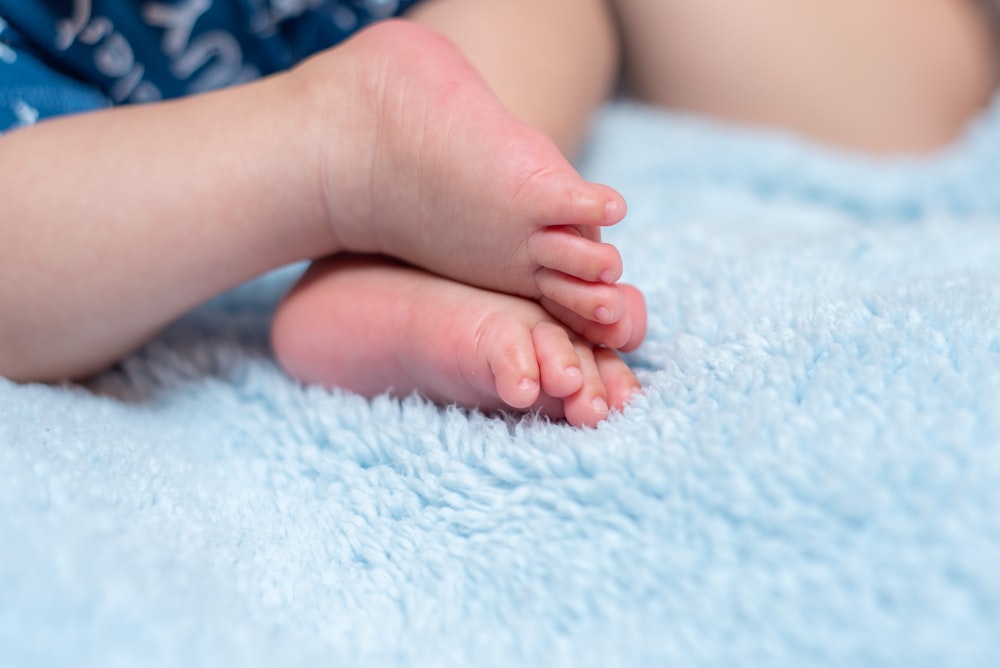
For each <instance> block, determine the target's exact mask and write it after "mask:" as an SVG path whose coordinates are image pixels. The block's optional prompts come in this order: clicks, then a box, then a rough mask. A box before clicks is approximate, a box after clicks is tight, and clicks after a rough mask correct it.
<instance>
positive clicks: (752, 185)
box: [0, 103, 1000, 667]
mask: <svg viewBox="0 0 1000 668" xmlns="http://www.w3.org/2000/svg"><path fill="white" fill-rule="evenodd" d="M581 168H582V170H583V172H584V173H585V175H587V176H588V177H590V178H592V179H595V180H600V181H605V182H608V183H610V184H613V185H615V186H616V187H618V188H620V189H621V191H622V192H623V193H624V194H625V196H626V198H627V199H628V201H629V203H630V206H631V212H630V215H629V217H628V219H627V222H626V223H624V224H623V225H621V226H620V228H618V229H615V230H613V231H612V232H611V234H610V235H609V237H610V240H612V241H614V242H615V243H617V244H618V245H619V247H620V248H621V250H622V252H623V255H624V257H625V260H626V265H627V275H626V278H627V279H628V280H629V281H631V282H633V283H636V284H637V285H639V286H640V287H641V288H642V289H643V290H644V291H645V292H646V295H647V297H648V301H649V308H650V317H651V320H650V331H649V338H648V341H647V342H646V343H645V344H644V345H643V346H642V348H641V349H640V350H639V351H638V352H637V353H635V354H633V355H632V356H631V357H630V360H631V362H632V363H633V364H634V365H635V366H636V368H637V369H638V370H639V374H640V376H641V380H642V381H643V383H644V385H645V388H646V391H645V395H644V396H642V397H640V398H639V399H637V400H636V401H635V403H634V405H632V406H631V407H630V408H629V409H628V410H627V411H625V413H624V414H621V415H614V416H612V419H610V420H609V421H608V422H607V423H605V424H603V425H601V427H600V428H599V429H596V430H582V429H573V428H570V427H568V426H566V425H563V424H553V423H550V422H548V421H546V420H542V419H538V418H534V417H530V416H529V417H527V418H523V419H518V418H507V419H504V418H488V417H484V416H482V415H480V414H477V413H471V414H470V413H467V412H463V411H460V410H456V409H448V408H438V407H436V406H434V405H431V404H429V403H427V402H425V401H423V400H422V399H420V398H417V397H412V398H409V399H406V400H403V401H399V400H394V399H391V398H386V397H383V398H379V399H376V400H374V401H366V400H364V399H361V398H359V397H357V396H353V395H351V394H349V393H345V392H338V391H333V392H330V391H325V390H321V389H317V388H303V387H300V386H298V385H296V384H295V383H294V382H292V381H290V380H289V379H287V378H286V377H284V376H283V375H282V373H281V372H280V371H279V370H278V368H277V367H276V366H275V363H274V361H273V360H272V358H271V356H270V355H269V352H268V347H267V337H266V333H267V322H268V316H269V312H270V310H271V309H272V308H273V306H274V305H275V304H276V302H277V300H278V299H279V298H280V296H281V294H282V291H283V290H284V289H285V288H286V287H287V286H288V285H289V282H290V281H291V280H293V278H294V271H292V270H288V271H283V272H279V273H277V274H273V275H271V276H268V277H265V278H263V279H261V280H259V281H257V282H255V283H253V284H251V285H248V286H246V287H244V288H242V289H240V290H237V291H235V292H233V293H231V294H229V295H226V296H224V297H222V298H220V299H218V300H216V301H215V302H213V303H211V304H209V305H207V306H206V307H205V308H203V309H201V310H199V311H198V312H196V313H194V314H192V315H190V316H189V317H186V318H185V319H184V320H182V321H181V322H179V323H178V324H177V325H176V326H174V327H173V328H171V329H170V330H169V331H167V332H165V333H164V334H163V335H162V336H161V337H159V338H158V339H157V340H156V341H154V342H152V343H151V344H150V345H149V346H147V347H146V348H145V349H143V350H142V351H141V352H139V353H138V354H136V355H134V356H132V357H131V358H130V359H128V360H126V361H125V362H124V363H123V364H121V365H120V366H119V367H117V368H116V369H114V370H113V371H110V372H108V373H106V374H105V375H103V376H101V377H100V378H99V379H97V380H96V381H95V382H94V383H93V384H92V385H90V386H88V387H80V386H62V387H48V386H39V385H33V386H32V385H29V386H18V385H14V384H12V383H9V382H6V381H3V380H0V664H2V665H4V666H34V665H60V666H62V665H73V666H116V665H122V666H136V665H144V666H160V665H164V666H168V665H169V666H197V665H216V666H223V665H234V666H270V665H282V666H295V665H342V666H366V667H368V666H463V667H464V666H520V665H525V666H529V665H530V666H573V667H577V666H609V665H615V666H644V665H649V666H664V665H671V666H761V665H790V666H806V665H831V666H883V665H885V666H888V665H892V666H897V665H898V666H910V667H913V666H996V665H1000V510H998V509H1000V111H997V110H995V111H993V112H991V113H990V114H987V115H986V116H985V117H984V118H983V119H982V120H981V121H980V122H979V123H978V124H977V125H976V127H974V128H973V129H972V130H971V131H970V133H969V136H968V137H967V138H966V139H965V140H963V141H961V142H959V143H958V144H956V145H955V146H954V147H953V148H951V149H950V150H948V151H946V152H943V153H941V154H940V155H937V156H935V157H933V158H931V159H926V160H914V161H902V160H892V161H876V160H867V159H862V158H858V157H855V156H850V155H847V154H838V153H834V152H831V151H827V150H825V149H822V148H819V147H817V146H814V145H810V144H807V143H804V142H800V141H798V140H795V139H792V138H790V137H785V136H782V135H779V134H765V133H761V132H751V131H741V130H738V129H735V128H727V127H723V126H716V125H712V124H707V123H703V122H699V121H695V120H691V119H685V118H681V117H677V116H671V115H667V114H663V113H660V112H655V111H652V110H649V109H644V108H641V107H637V106H633V105H629V104H625V103H621V104H616V105H612V106H610V107H609V108H608V109H607V110H606V112H605V113H604V115H603V117H602V118H601V119H600V122H599V123H598V124H597V126H596V128H595V134H594V140H593V142H592V145H591V149H590V151H589V153H588V155H587V156H586V158H585V159H584V160H583V161H582V163H581Z"/></svg>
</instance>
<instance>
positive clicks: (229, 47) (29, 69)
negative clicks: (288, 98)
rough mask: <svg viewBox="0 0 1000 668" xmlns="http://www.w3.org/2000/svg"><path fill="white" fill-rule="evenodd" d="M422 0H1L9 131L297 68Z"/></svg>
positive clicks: (2, 108)
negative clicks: (359, 31) (58, 118)
mask: <svg viewBox="0 0 1000 668" xmlns="http://www.w3.org/2000/svg"><path fill="white" fill-rule="evenodd" d="M416 2H417V0H0V132H3V131H4V130H7V129H10V128H13V127H18V126H21V125H31V124H33V123H35V122H36V121H38V120H39V119H42V118H46V117H49V116H58V115H61V114H68V113H74V112H80V111H86V110H91V109H98V108H102V107H107V106H110V105H115V104H125V103H129V102H149V101H154V100H159V99H165V98H173V97H180V96H183V95H188V94H192V93H197V92H201V91H206V90H211V89H215V88H222V87H224V86H228V85H231V84H235V83H240V82H244V81H248V80H250V79H254V78H256V77H258V76H261V75H264V74H270V73H272V72H276V71H279V70H283V69H287V68H288V67H291V66H292V65H294V64H295V63H297V62H298V61H300V60H302V59H303V58H305V57H307V56H309V55H311V54H313V53H316V52H317V51H320V50H322V49H325V48H327V47H329V46H332V45H334V44H336V43H337V42H339V41H341V40H343V39H345V38H346V37H348V36H349V35H350V34H352V33H353V32H355V31H357V30H359V29H360V28H362V27H364V26H365V25H367V24H369V23H372V22H374V21H377V20H379V19H384V18H388V17H391V16H397V15H399V14H400V13H402V12H403V11H405V10H406V9H408V8H409V7H410V6H412V5H414V4H416Z"/></svg>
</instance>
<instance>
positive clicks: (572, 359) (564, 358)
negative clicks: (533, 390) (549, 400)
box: [531, 321, 583, 398]
mask: <svg viewBox="0 0 1000 668" xmlns="http://www.w3.org/2000/svg"><path fill="white" fill-rule="evenodd" d="M531 337H532V340H533V341H534V343H535V355H536V357H537V359H538V366H539V370H540V371H541V381H542V392H543V393H545V394H546V395H548V396H550V397H557V398H562V397H567V396H569V395H571V394H573V393H574V392H576V391H577V390H579V389H580V387H581V386H582V385H583V371H582V370H581V369H580V359H579V358H578V357H577V354H576V349H575V347H574V346H573V342H572V341H571V340H570V337H569V334H568V333H567V332H566V330H565V329H564V328H562V327H560V326H559V325H557V324H555V323H554V322H547V321H543V322H540V323H538V324H537V325H536V326H535V327H534V329H533V330H532V331H531Z"/></svg>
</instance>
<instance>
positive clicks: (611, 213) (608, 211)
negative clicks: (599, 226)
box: [604, 200, 621, 222]
mask: <svg viewBox="0 0 1000 668" xmlns="http://www.w3.org/2000/svg"><path fill="white" fill-rule="evenodd" d="M620 218H621V216H620V215H618V202H616V201H615V200H611V201H610V202H608V203H607V204H605V205H604V219H605V220H607V221H609V222H610V221H617V220H619V219H620Z"/></svg>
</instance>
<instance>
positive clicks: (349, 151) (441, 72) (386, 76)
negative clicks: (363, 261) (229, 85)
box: [298, 21, 630, 340]
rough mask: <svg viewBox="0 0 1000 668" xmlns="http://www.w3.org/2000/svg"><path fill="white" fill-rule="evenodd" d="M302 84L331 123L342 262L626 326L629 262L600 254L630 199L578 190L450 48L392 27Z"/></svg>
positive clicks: (326, 146)
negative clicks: (397, 267) (393, 262)
mask: <svg viewBox="0 0 1000 668" xmlns="http://www.w3.org/2000/svg"><path fill="white" fill-rule="evenodd" d="M298 72H299V73H300V75H301V76H303V77H304V78H305V80H306V81H308V82H311V85H312V86H313V87H314V89H315V90H316V91H317V101H316V104H317V105H318V106H319V107H320V108H321V109H322V110H324V112H325V113H323V114H321V116H322V117H325V118H326V119H327V122H326V123H324V124H321V125H319V126H318V127H317V128H315V136H316V137H318V138H322V139H323V141H319V142H317V145H318V146H319V147H320V149H319V150H320V153H321V156H320V158H319V165H320V167H319V170H318V173H317V177H318V178H317V181H318V182H319V183H321V189H322V193H323V194H322V199H323V201H324V202H325V207H326V211H327V218H328V219H329V221H330V223H331V226H332V232H333V235H334V237H335V239H336V242H335V244H334V245H335V246H336V247H337V248H338V249H339V250H341V251H349V252H354V253H370V254H380V255H388V256H391V257H396V258H399V259H402V260H404V261H406V262H409V263H412V264H414V265H417V266H420V267H422V268H424V269H427V270H429V271H433V272H435V273H437V274H441V275H443V276H447V277H449V278H452V279H455V280H458V281H462V282H464V283H468V284H471V285H476V286H479V287H483V288H488V289H491V290H497V291H501V292H506V293H510V294H517V295H521V296H524V297H530V298H533V299H538V298H542V297H547V298H549V299H552V300H554V301H556V302H558V303H560V304H561V305H563V306H565V307H567V308H569V309H570V310H572V311H573V312H574V313H576V314H577V315H579V316H581V317H583V318H585V319H588V320H595V321H598V322H601V323H605V324H610V323H616V322H618V321H620V320H622V319H623V318H624V317H625V316H626V311H625V300H624V297H623V295H622V292H621V290H620V289H619V288H618V286H617V285H615V282H616V281H617V280H618V278H619V277H620V275H621V271H622V267H621V257H620V256H619V254H618V251H617V250H616V249H615V248H614V247H613V246H610V245H608V244H602V243H600V241H599V239H600V228H601V227H602V226H606V225H613V224H615V223H617V222H619V221H620V220H621V219H622V218H623V217H624V215H625V202H624V200H623V199H622V198H621V196H620V195H619V194H618V193H617V192H615V191H614V190H612V189H611V188H608V187H606V186H602V185H597V184H592V183H588V182H586V181H584V180H583V179H582V178H580V176H579V174H577V172H576V171H575V170H574V169H573V168H572V166H571V165H570V164H569V163H568V162H567V161H566V159H565V158H564V157H563V156H562V154H561V153H560V152H559V150H558V148H557V147H556V146H555V145H554V144H553V142H552V141H551V140H550V139H549V138H548V137H546V136H545V135H544V134H543V133H542V132H539V131H538V130H536V129H534V128H532V127H530V126H529V125H527V124H526V123H524V122H522V121H520V120H518V119H517V118H516V117H515V116H514V115H513V114H512V113H511V112H510V111H508V110H507V109H506V108H505V107H504V105H503V104H502V103H501V102H500V101H499V100H498V99H497V97H496V96H495V95H494V94H493V93H492V92H491V91H490V89H489V87H488V86H487V85H486V84H485V83H484V82H483V80H482V78H481V77H480V76H479V74H478V73H477V72H476V71H475V70H474V69H473V67H472V66H471V65H469V63H468V61H467V60H466V59H465V58H464V57H463V56H462V54H461V53H460V52H459V51H458V50H457V49H456V48H455V47H454V46H453V45H452V44H451V43H450V42H449V41H448V40H447V39H446V38H444V37H442V36H440V35H439V34H437V33H436V32H434V31H432V30H429V29H427V28H425V27H422V26H420V25H419V24H417V23H415V22H412V21H385V22H382V23H379V24H376V25H375V26H373V27H371V28H368V29H366V30H364V31H362V32H360V33H358V34H357V35H356V36H354V37H352V38H351V39H350V40H348V41H347V42H345V43H344V44H343V45H342V46H340V47H338V48H336V49H333V50H331V51H329V52H325V53H324V54H321V55H320V56H318V57H316V58H313V59H312V60H310V61H307V62H306V63H304V64H303V65H302V66H301V67H300V69H299V70H298ZM359 194H361V195H363V196H359ZM623 325H624V326H623V327H621V328H620V329H621V333H620V336H619V338H621V339H623V340H624V339H627V338H628V337H629V336H630V334H629V331H628V330H629V328H630V325H629V324H628V322H627V318H626V319H625V322H624V323H623Z"/></svg>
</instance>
